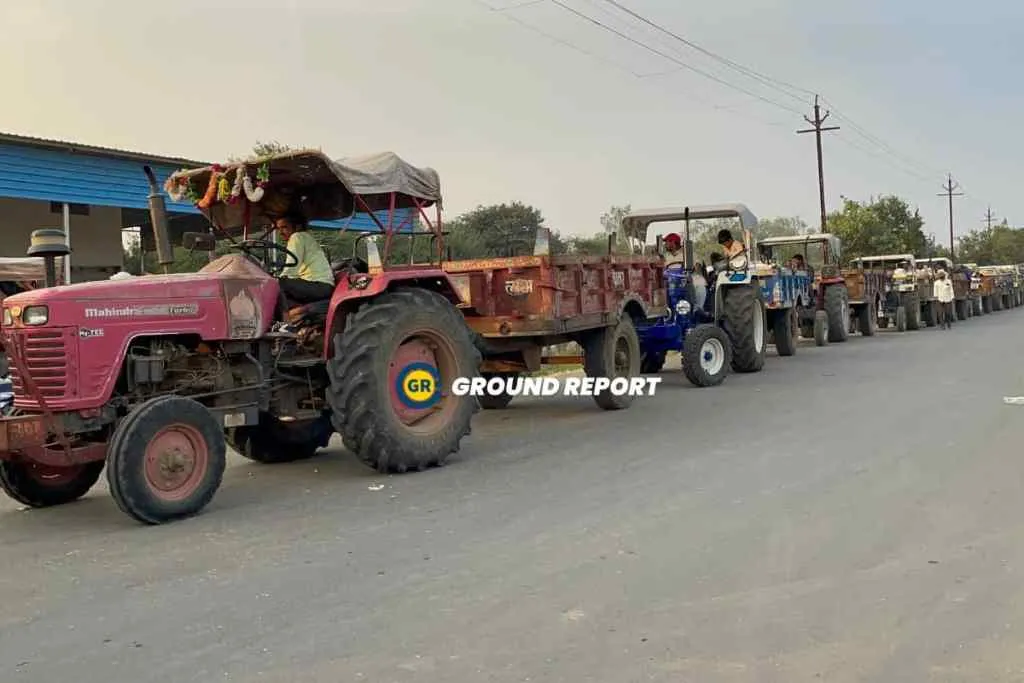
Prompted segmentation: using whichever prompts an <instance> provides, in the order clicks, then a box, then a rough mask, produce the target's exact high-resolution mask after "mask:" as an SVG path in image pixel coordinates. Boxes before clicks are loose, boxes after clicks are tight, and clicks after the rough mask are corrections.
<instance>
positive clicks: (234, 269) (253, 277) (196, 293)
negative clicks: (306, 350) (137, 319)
mask: <svg viewBox="0 0 1024 683" xmlns="http://www.w3.org/2000/svg"><path fill="white" fill-rule="evenodd" d="M272 279H273V278H272V277H271V276H270V275H268V274H267V273H266V272H264V271H263V270H262V269H261V268H260V267H259V266H257V265H256V264H255V263H253V262H252V261H251V260H249V259H248V258H246V257H245V256H242V255H241V254H228V255H227V256H222V257H220V258H218V259H216V260H215V261H211V262H210V263H209V264H208V265H206V266H204V267H203V268H202V269H201V270H199V272H197V273H175V274H171V275H141V276H138V277H128V278H124V279H119V280H100V281H97V282H82V283H79V284H73V285H63V286H60V287H49V288H46V289H36V290H33V291H30V292H22V293H20V294H14V295H12V296H9V297H7V298H5V299H4V304H5V305H7V306H22V307H24V306H31V305H37V304H50V303H57V302H81V303H93V304H96V305H103V306H117V305H118V304H119V303H128V302H132V303H134V302H143V301H161V302H162V301H181V300H183V299H192V300H197V299H209V298H215V297H219V296H220V295H221V292H222V291H223V286H224V283H225V282H238V281H250V282H253V281H255V282H253V283H254V284H259V282H260V281H263V280H272Z"/></svg>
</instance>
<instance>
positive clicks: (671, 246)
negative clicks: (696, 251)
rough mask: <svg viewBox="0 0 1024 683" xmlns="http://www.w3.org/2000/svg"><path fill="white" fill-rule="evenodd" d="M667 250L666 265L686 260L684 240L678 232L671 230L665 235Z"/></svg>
mask: <svg viewBox="0 0 1024 683" xmlns="http://www.w3.org/2000/svg"><path fill="white" fill-rule="evenodd" d="M665 252H666V253H665V265H666V266H670V265H673V264H676V263H685V261H686V255H685V254H684V253H683V240H682V238H681V237H679V235H678V234H677V233H674V232H670V233H669V234H667V235H665Z"/></svg>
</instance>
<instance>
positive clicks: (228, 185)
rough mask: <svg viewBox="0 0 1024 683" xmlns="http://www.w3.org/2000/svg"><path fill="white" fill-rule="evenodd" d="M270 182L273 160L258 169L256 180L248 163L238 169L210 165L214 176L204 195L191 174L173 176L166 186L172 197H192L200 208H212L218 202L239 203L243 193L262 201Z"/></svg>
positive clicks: (256, 200) (190, 198)
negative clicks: (195, 185)
mask: <svg viewBox="0 0 1024 683" xmlns="http://www.w3.org/2000/svg"><path fill="white" fill-rule="evenodd" d="M232 170H233V171H234V176H233V177H231V173H232ZM229 177H230V179H229ZM269 184H270V166H269V164H266V163H264V164H261V165H260V167H259V168H258V169H257V170H256V182H255V183H254V182H253V180H252V178H250V177H249V174H248V172H247V171H246V168H245V164H242V165H240V166H236V167H235V168H234V169H225V168H224V167H223V166H221V165H220V164H214V165H213V166H211V167H210V180H209V182H207V184H206V190H205V192H203V194H202V195H200V194H199V193H198V192H197V191H196V189H195V187H194V186H193V185H192V182H191V180H190V179H189V178H187V177H182V176H179V177H177V178H173V180H172V179H168V180H167V182H166V184H165V185H164V188H165V189H166V190H167V194H168V196H169V197H170V198H171V200H172V201H175V202H180V201H182V200H183V199H188V200H189V201H190V202H191V203H192V204H194V205H195V206H196V207H197V208H199V209H209V208H210V207H211V206H213V205H214V204H215V203H217V202H220V203H223V204H231V205H234V204H237V203H238V202H239V200H240V199H241V198H242V195H243V194H244V195H245V198H246V199H247V200H248V201H249V202H250V203H252V204H258V203H259V202H260V201H262V199H263V197H264V195H265V194H266V187H267V185H269Z"/></svg>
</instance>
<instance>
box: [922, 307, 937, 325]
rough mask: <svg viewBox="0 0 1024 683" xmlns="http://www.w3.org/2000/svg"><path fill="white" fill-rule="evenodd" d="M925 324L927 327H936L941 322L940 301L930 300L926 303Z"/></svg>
mask: <svg viewBox="0 0 1024 683" xmlns="http://www.w3.org/2000/svg"><path fill="white" fill-rule="evenodd" d="M924 310H925V315H924V324H925V325H926V326H927V327H935V326H936V325H938V324H939V302H938V301H928V302H926V303H925V305H924Z"/></svg>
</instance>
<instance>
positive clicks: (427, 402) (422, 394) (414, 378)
mask: <svg viewBox="0 0 1024 683" xmlns="http://www.w3.org/2000/svg"><path fill="white" fill-rule="evenodd" d="M395 392H396V393H397V394H398V400H400V401H401V402H402V403H403V405H405V406H406V407H408V408H412V409H414V410H419V409H423V408H429V407H431V406H433V405H434V404H436V403H437V402H438V401H440V400H441V375H440V373H438V371H437V368H435V367H434V366H433V365H429V364H427V363H410V364H409V365H406V366H405V367H404V368H402V369H401V370H400V371H399V372H398V375H397V377H395Z"/></svg>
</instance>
